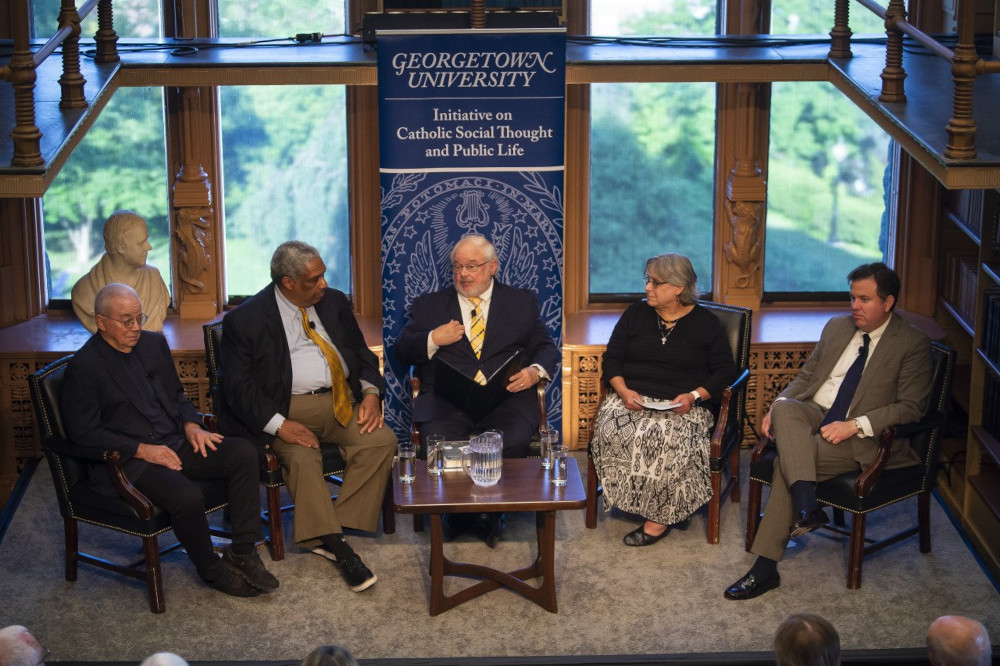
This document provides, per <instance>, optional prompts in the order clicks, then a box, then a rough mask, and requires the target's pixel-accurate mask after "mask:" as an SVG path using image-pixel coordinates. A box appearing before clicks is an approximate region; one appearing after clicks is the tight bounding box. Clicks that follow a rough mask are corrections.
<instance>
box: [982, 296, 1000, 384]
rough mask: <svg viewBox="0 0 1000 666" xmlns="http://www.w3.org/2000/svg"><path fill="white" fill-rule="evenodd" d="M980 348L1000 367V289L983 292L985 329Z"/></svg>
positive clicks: (994, 364)
mask: <svg viewBox="0 0 1000 666" xmlns="http://www.w3.org/2000/svg"><path fill="white" fill-rule="evenodd" d="M979 348H980V349H982V351H983V354H984V355H985V356H986V358H988V359H989V360H990V362H991V363H992V364H993V366H994V367H997V368H1000V289H987V290H986V291H984V292H983V329H982V334H981V337H980V339H979Z"/></svg>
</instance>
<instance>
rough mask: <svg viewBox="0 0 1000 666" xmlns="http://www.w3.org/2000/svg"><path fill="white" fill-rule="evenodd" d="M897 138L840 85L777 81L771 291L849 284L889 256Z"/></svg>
mask: <svg viewBox="0 0 1000 666" xmlns="http://www.w3.org/2000/svg"><path fill="white" fill-rule="evenodd" d="M888 157H889V137H888V136H887V135H886V134H885V133H884V132H883V131H882V130H881V129H880V128H879V127H878V126H877V125H876V124H875V123H873V122H872V121H871V120H870V119H869V118H868V117H867V116H865V114H864V113H862V112H861V111H860V110H859V109H858V108H856V107H855V106H854V105H853V104H851V102H850V101H848V99H847V98H846V97H844V96H843V95H842V94H841V93H840V92H839V91H838V90H836V89H835V88H834V87H833V86H832V85H830V84H829V83H825V82H809V83H775V84H774V85H773V87H772V97H771V149H770V161H769V166H768V172H769V173H768V195H767V249H766V254H767V256H766V259H765V262H764V267H765V268H764V291H766V292H816V291H819V292H822V291H827V292H829V291H836V292H845V291H847V283H846V281H845V277H846V275H847V273H849V272H850V271H851V269H853V268H854V267H856V266H858V265H859V264H862V263H865V262H871V261H882V260H884V259H883V255H884V254H886V252H885V243H886V241H885V239H886V238H888V237H889V236H888V232H887V229H886V228H885V227H886V226H887V224H888V222H887V220H888V216H887V215H886V205H885V202H886V196H885V192H886V190H887V184H888V182H889V178H888V175H889V174H888V171H887V169H888V166H887V165H888V163H889V159H888Z"/></svg>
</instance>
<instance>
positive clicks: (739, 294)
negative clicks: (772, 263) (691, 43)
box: [712, 1, 771, 310]
mask: <svg viewBox="0 0 1000 666" xmlns="http://www.w3.org/2000/svg"><path fill="white" fill-rule="evenodd" d="M768 6H769V5H768V3H763V2H757V1H754V2H729V3H726V9H725V11H726V13H725V17H724V25H725V32H726V34H761V33H765V32H767V31H768V29H769V26H770V15H769V12H768V11H767V8H768ZM770 97H771V89H770V86H769V85H767V84H757V83H721V84H719V85H718V87H717V101H716V123H717V124H716V127H717V134H716V137H717V138H716V156H715V157H716V160H715V161H716V173H715V180H716V182H717V183H725V187H724V188H721V187H720V188H717V190H716V197H715V233H714V237H715V241H714V243H715V265H714V268H715V270H714V271H713V273H714V275H713V284H712V293H713V296H714V298H715V299H716V300H718V301H721V302H723V303H729V304H731V305H739V306H743V307H748V308H751V309H753V310H758V309H760V301H761V297H762V296H763V293H764V222H765V217H766V205H765V204H766V201H767V149H768V122H769V105H770Z"/></svg>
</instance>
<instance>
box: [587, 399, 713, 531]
mask: <svg viewBox="0 0 1000 666" xmlns="http://www.w3.org/2000/svg"><path fill="white" fill-rule="evenodd" d="M643 397H644V398H645V397H646V396H643ZM711 427H712V413H711V412H709V411H708V410H707V409H705V408H704V407H695V408H693V409H692V410H691V411H690V412H688V413H687V414H675V413H674V412H673V411H656V410H651V409H644V410H641V411H632V410H628V409H625V405H624V403H622V400H621V398H619V397H618V395H617V394H616V393H609V394H608V397H607V398H606V399H605V400H604V404H603V405H601V410H600V412H598V414H597V417H596V418H595V419H594V438H593V441H592V443H591V455H592V456H593V458H594V465H595V467H596V469H597V476H598V478H599V479H600V481H601V484H602V485H603V486H604V510H605V512H608V511H610V510H611V507H617V508H618V509H620V510H622V511H626V512H628V513H634V514H638V515H640V516H642V517H643V518H646V519H647V520H652V521H655V522H657V523H663V524H666V525H669V524H671V523H676V522H679V521H681V520H684V519H685V518H687V517H688V516H690V515H691V514H692V513H694V512H695V511H696V510H697V509H698V508H699V507H701V506H702V505H703V504H705V503H706V502H708V500H709V499H711V497H712V484H711V480H710V477H709V470H710V468H709V460H708V454H709V445H710V441H711V440H710V436H709V430H710V428H711Z"/></svg>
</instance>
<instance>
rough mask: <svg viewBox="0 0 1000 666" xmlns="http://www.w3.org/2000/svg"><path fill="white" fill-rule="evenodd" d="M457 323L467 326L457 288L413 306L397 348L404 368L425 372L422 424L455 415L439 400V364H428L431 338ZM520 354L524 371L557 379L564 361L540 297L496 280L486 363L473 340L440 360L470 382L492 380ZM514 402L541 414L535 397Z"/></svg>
mask: <svg viewBox="0 0 1000 666" xmlns="http://www.w3.org/2000/svg"><path fill="white" fill-rule="evenodd" d="M452 319H454V320H456V321H462V310H461V308H460V306H459V302H458V292H456V291H455V288H454V287H453V286H452V287H447V288H445V289H442V290H440V291H437V292H434V293H433V294H427V295H425V296H421V297H420V298H417V299H416V300H414V301H413V305H412V307H411V315H410V320H409V321H408V322H407V323H406V326H404V327H403V332H402V333H401V334H400V336H399V339H398V340H397V341H396V344H395V346H394V348H393V351H394V352H395V355H396V358H397V359H399V361H400V362H401V363H403V364H405V365H421V366H423V367H422V368H421V375H420V399H419V400H417V404H416V406H415V411H414V414H413V419H414V420H415V421H417V422H418V423H422V422H424V421H427V420H430V419H433V418H440V417H443V416H445V415H447V414H448V413H451V412H453V411H455V407H454V406H453V405H452V404H451V403H449V402H447V401H446V400H444V399H442V398H439V397H438V396H436V395H434V364H433V363H428V361H429V359H428V357H427V336H428V334H429V333H430V332H431V331H432V330H433V329H435V328H437V327H438V326H440V325H441V324H445V323H447V322H449V321H451V320H452ZM515 350H520V351H521V354H522V357H521V358H522V364H521V365H522V367H527V366H529V365H532V364H535V363H537V364H538V365H540V366H542V367H543V368H545V371H546V372H547V373H549V377H552V376H554V375H555V372H556V369H557V368H558V366H559V363H560V362H561V361H562V355H561V354H560V353H559V349H558V348H557V347H556V345H555V343H554V342H553V341H552V336H550V335H549V332H548V329H546V328H545V324H544V323H543V322H542V319H541V316H540V312H539V309H538V297H537V296H536V295H535V292H533V291H529V290H527V289H518V288H517V287H511V286H509V285H506V284H503V283H501V282H498V281H496V280H494V281H493V295H492V296H491V298H490V310H489V319H487V321H486V336H485V338H484V339H483V349H482V353H481V357H480V358H478V359H477V358H476V354H475V352H473V351H472V343H470V342H469V339H468V337H463V338H462V339H461V340H459V341H457V342H455V343H453V344H450V345H447V346H444V347H441V348H440V349H438V351H437V352H436V353H435V357H438V356H440V357H441V359H442V360H445V361H447V362H448V363H450V364H451V365H452V366H454V367H455V368H457V369H459V370H460V371H462V372H463V373H464V374H466V375H468V376H469V377H474V376H475V374H476V371H477V370H482V371H483V374H485V375H486V376H487V377H489V376H490V375H492V374H493V372H494V371H496V370H497V369H498V368H499V367H500V366H501V365H502V364H503V362H504V361H506V360H507V358H508V357H509V356H510V355H511V354H512V353H513V352H514V351H515ZM425 364H426V365H425ZM511 400H516V401H518V402H519V403H523V405H524V413H525V414H536V416H535V418H537V412H538V409H537V407H536V405H537V398H536V393H535V391H533V390H532V391H518V392H517V393H512V394H511V395H510V396H509V397H508V398H507V399H506V400H505V401H504V404H505V405H506V404H507V403H509V402H510V401H511Z"/></svg>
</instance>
